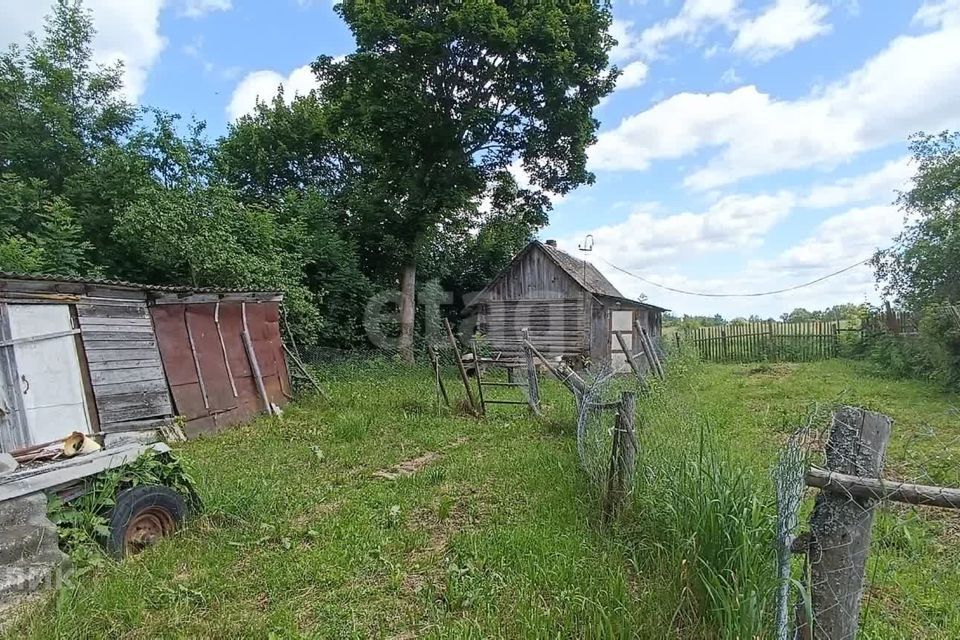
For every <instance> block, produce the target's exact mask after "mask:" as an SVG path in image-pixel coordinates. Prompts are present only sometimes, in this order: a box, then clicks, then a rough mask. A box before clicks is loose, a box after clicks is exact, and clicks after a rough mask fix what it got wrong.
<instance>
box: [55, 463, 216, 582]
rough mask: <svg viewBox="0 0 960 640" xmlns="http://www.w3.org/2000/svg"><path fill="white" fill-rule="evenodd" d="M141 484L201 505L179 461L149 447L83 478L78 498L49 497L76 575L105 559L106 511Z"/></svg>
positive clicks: (193, 508) (196, 506) (195, 507)
mask: <svg viewBox="0 0 960 640" xmlns="http://www.w3.org/2000/svg"><path fill="white" fill-rule="evenodd" d="M141 485H159V486H165V487H170V488H171V489H173V490H175V491H176V492H177V493H179V494H180V495H181V496H183V498H184V500H186V502H187V505H188V506H189V507H190V509H191V511H198V510H199V509H200V507H201V503H200V497H199V496H198V494H197V492H196V489H195V488H194V487H195V483H194V481H193V479H192V478H191V477H190V475H189V474H188V473H187V471H186V470H185V469H184V466H183V464H182V463H181V462H180V460H179V459H178V458H177V457H176V456H175V455H173V454H172V453H169V452H167V453H157V452H155V451H153V450H149V451H147V452H144V453H143V454H142V455H140V457H138V458H137V459H136V460H134V461H133V462H131V463H129V464H127V465H124V466H121V467H117V468H115V469H108V470H107V471H104V472H102V473H99V474H97V475H95V476H91V477H89V478H86V479H85V480H84V486H83V489H82V491H83V493H82V494H81V495H80V496H79V497H76V498H74V499H72V500H69V501H68V502H64V501H62V500H61V499H60V498H58V497H57V496H51V497H50V500H49V503H48V516H49V518H50V520H51V521H52V522H53V523H54V524H55V525H57V527H58V530H59V534H60V546H61V548H63V549H64V550H65V551H66V552H67V553H69V554H70V559H71V560H72V561H73V564H74V567H75V568H76V569H77V571H78V573H79V575H83V574H84V573H86V572H87V571H88V570H90V569H91V568H93V567H96V566H101V565H102V564H103V563H104V561H105V559H106V558H105V556H104V554H103V548H102V546H101V545H102V544H103V542H104V541H105V540H106V538H107V537H108V536H109V535H110V529H109V526H108V525H109V522H110V511H111V510H112V509H113V507H114V505H115V504H116V502H115V498H116V496H117V494H118V493H119V492H121V491H123V490H124V489H129V488H130V487H136V486H141Z"/></svg>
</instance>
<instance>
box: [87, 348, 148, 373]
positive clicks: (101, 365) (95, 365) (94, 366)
mask: <svg viewBox="0 0 960 640" xmlns="http://www.w3.org/2000/svg"><path fill="white" fill-rule="evenodd" d="M100 353H104V352H103V351H101V352H100ZM123 353H129V352H127V351H124V352H123ZM150 367H159V368H160V369H161V370H163V363H162V362H161V361H160V359H159V358H144V359H142V360H105V361H102V362H91V363H90V370H91V371H107V370H109V369H146V368H150Z"/></svg>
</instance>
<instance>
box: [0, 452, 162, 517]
mask: <svg viewBox="0 0 960 640" xmlns="http://www.w3.org/2000/svg"><path fill="white" fill-rule="evenodd" d="M148 449H153V450H154V451H156V452H157V453H166V452H168V451H170V447H168V446H167V445H165V444H163V443H162V442H157V443H155V444H150V445H140V444H132V445H122V446H120V447H116V448H113V449H103V450H101V451H98V452H96V453H90V454H87V455H85V456H78V457H76V458H70V459H68V460H64V461H63V462H55V463H52V464H49V465H43V466H41V467H34V468H28V469H23V470H22V471H14V472H13V473H8V474H5V475H2V476H0V502H2V501H4V500H12V499H13V498H19V497H21V496H25V495H28V494H31V493H37V492H38V491H46V490H48V489H53V488H55V487H58V486H61V485H65V484H69V483H71V482H76V481H77V480H80V479H82V478H86V477H88V476H92V475H95V474H97V473H100V472H102V471H106V470H107V469H113V468H115V467H119V466H121V465H124V464H127V463H129V462H133V461H134V460H136V459H137V458H138V457H140V455H141V454H142V453H143V452H145V451H147V450H148Z"/></svg>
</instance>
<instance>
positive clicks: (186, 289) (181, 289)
mask: <svg viewBox="0 0 960 640" xmlns="http://www.w3.org/2000/svg"><path fill="white" fill-rule="evenodd" d="M0 280H35V281H40V282H50V283H54V284H56V283H63V284H91V285H97V286H103V287H114V288H117V289H136V290H138V291H161V292H167V293H212V294H215V293H270V294H279V293H280V292H279V291H271V290H265V289H220V288H215V287H190V286H186V285H165V284H140V283H137V282H128V281H126V280H110V279H107V278H80V277H77V276H59V275H47V274H31V273H12V272H9V271H0Z"/></svg>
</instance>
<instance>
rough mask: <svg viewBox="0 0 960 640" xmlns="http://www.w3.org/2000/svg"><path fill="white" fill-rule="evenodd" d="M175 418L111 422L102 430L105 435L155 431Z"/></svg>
mask: <svg viewBox="0 0 960 640" xmlns="http://www.w3.org/2000/svg"><path fill="white" fill-rule="evenodd" d="M172 422H173V417H172V416H170V417H166V418H151V419H149V420H128V421H126V422H110V423H108V424H105V425H102V426H101V427H100V430H101V431H102V432H104V433H118V432H122V431H154V430H156V429H159V428H160V427H162V426H164V425H168V424H171V423H172Z"/></svg>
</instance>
